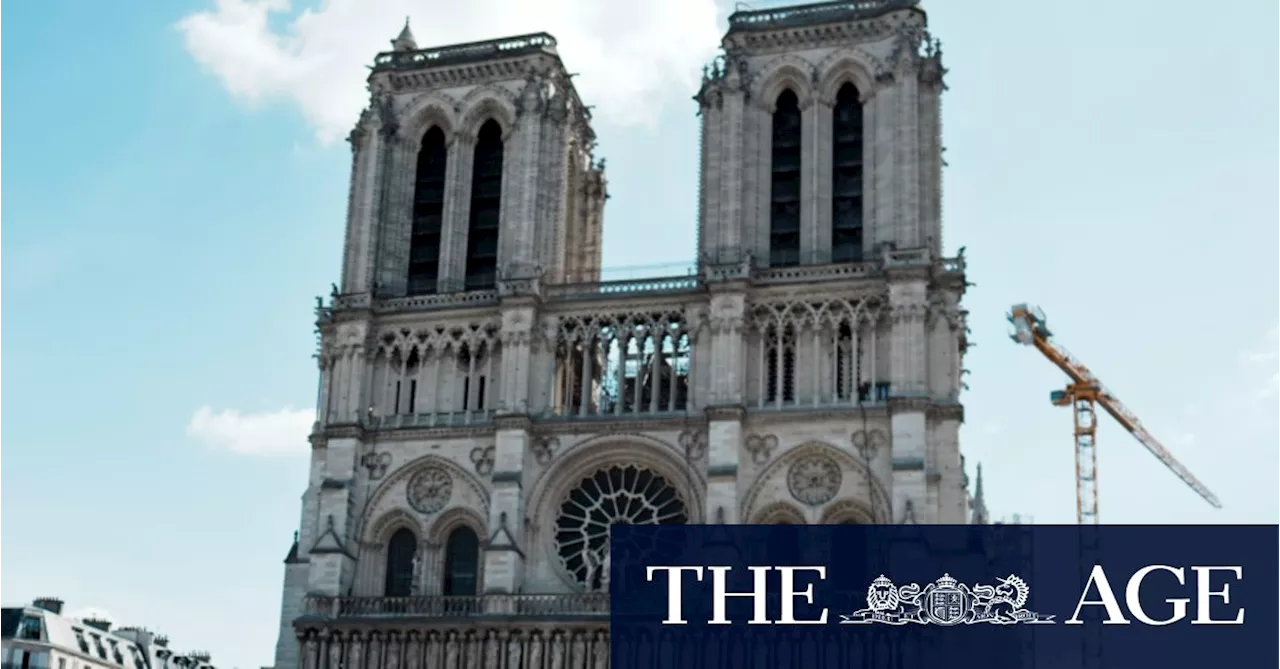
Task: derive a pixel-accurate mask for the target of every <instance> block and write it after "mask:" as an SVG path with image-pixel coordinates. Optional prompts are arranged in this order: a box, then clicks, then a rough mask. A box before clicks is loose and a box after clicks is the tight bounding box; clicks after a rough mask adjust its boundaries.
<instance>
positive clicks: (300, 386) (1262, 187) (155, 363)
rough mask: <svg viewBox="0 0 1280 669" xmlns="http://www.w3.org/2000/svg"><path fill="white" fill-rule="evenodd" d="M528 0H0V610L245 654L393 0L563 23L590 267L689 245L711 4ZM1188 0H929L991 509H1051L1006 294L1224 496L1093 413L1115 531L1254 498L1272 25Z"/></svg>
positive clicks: (951, 225)
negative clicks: (1, 167)
mask: <svg viewBox="0 0 1280 669" xmlns="http://www.w3.org/2000/svg"><path fill="white" fill-rule="evenodd" d="M527 4H528V5H534V6H532V7H529V6H525V5H524V4H522V3H518V2H514V0H483V1H482V2H476V3H451V4H450V5H442V6H439V7H437V6H434V5H433V4H432V3H427V2H410V1H408V0H387V1H384V2H368V3H362V4H361V7H362V8H363V9H361V10H359V11H357V10H355V9H353V3H352V2H351V1H350V0H331V1H330V2H327V3H325V4H324V6H323V7H321V6H320V5H318V4H316V5H307V4H305V3H304V4H303V5H295V6H294V7H293V8H292V9H288V8H287V5H281V3H279V2H275V3H269V4H267V5H263V4H258V3H256V2H252V1H250V2H244V1H243V0H223V1H222V2H220V3H217V4H214V3H212V2H207V1H203V0H202V1H200V2H165V3H155V2H141V1H138V0H131V1H127V2H119V3H84V2H72V1H70V0H47V1H45V2H39V3H19V4H16V5H12V4H11V6H10V11H9V27H10V30H9V32H8V34H9V41H8V42H6V43H4V45H3V56H4V61H3V62H4V69H3V75H4V76H5V77H7V78H8V79H9V92H10V96H9V100H10V104H9V123H7V124H5V127H7V128H8V130H7V131H5V133H4V135H3V140H7V143H8V145H9V160H8V161H7V163H8V165H9V167H10V169H9V170H8V171H7V174H8V181H7V182H6V183H5V186H4V192H3V194H4V195H5V196H7V197H5V198H4V208H3V217H4V218H5V219H6V220H8V221H9V224H10V225H9V234H8V235H7V237H8V240H9V245H8V246H7V247H4V251H3V260H4V264H3V279H4V290H3V317H4V318H5V319H6V320H7V321H8V323H9V337H8V338H7V339H5V340H3V351H2V352H3V353H7V354H9V356H8V357H9V377H8V378H9V381H10V383H9V384H8V385H9V389H10V394H9V423H8V425H9V427H8V429H7V431H5V432H4V435H3V436H4V446H5V447H6V448H5V449H4V453H5V458H4V463H3V464H4V467H3V473H2V476H0V490H2V493H0V495H2V500H0V501H2V503H3V507H2V508H3V509H4V513H3V519H2V526H3V531H2V537H0V539H2V541H0V543H2V544H3V546H4V548H5V550H4V551H3V557H2V565H0V591H2V592H3V598H4V600H5V602H19V601H23V600H28V599H30V598H32V597H34V596H40V595H57V596H61V597H63V598H64V599H66V600H68V602H69V606H70V608H71V609H72V610H76V609H82V608H85V607H93V608H98V609H104V610H106V611H107V612H109V613H110V615H111V616H112V617H113V618H114V619H115V620H116V622H117V624H143V625H149V626H152V627H159V628H160V629H161V630H163V631H165V632H167V633H168V634H169V635H170V636H171V637H172V638H173V639H174V643H175V644H177V645H180V646H182V647H185V648H207V649H209V650H210V651H211V652H212V653H213V658H214V661H215V663H217V664H218V665H219V666H228V667H232V666H240V667H254V666H259V665H264V664H269V663H270V661H271V658H272V652H273V648H274V643H275V636H276V630H277V624H278V615H279V595H280V584H281V578H282V565H281V560H282V559H283V558H284V555H285V552H286V550H287V548H288V546H289V542H290V537H291V534H292V532H293V530H294V529H295V527H296V525H297V521H298V514H299V495H300V494H301V492H302V489H303V486H304V485H305V478H306V467H305V461H306V457H307V453H308V450H307V446H306V443H305V433H306V429H307V427H308V426H309V422H310V415H311V411H312V405H313V403H314V398H315V384H316V373H315V367H314V363H313V362H312V360H311V358H310V355H311V353H312V350H313V347H314V336H313V334H312V325H311V321H312V314H311V309H312V306H313V296H314V295H317V294H322V293H326V292H327V290H328V286H329V284H330V282H331V281H334V280H336V279H337V277H338V272H339V264H338V263H339V256H340V253H341V240H342V227H343V225H344V220H343V217H344V214H345V211H346V207H345V198H346V192H347V178H348V169H349V165H350V151H349V149H348V147H347V146H346V144H345V143H344V142H341V141H334V140H336V139H338V138H340V137H341V136H342V135H343V134H345V129H346V128H349V126H350V125H351V123H352V122H353V121H354V118H355V115H356V113H357V112H358V108H359V105H360V102H361V100H362V96H363V84H362V73H363V66H364V65H365V64H367V63H368V62H370V61H371V59H372V57H373V54H374V53H375V52H377V51H379V50H381V49H383V48H385V46H386V45H387V42H386V40H389V39H390V38H391V37H393V36H394V35H395V33H396V32H398V30H399V28H400V25H401V22H402V21H403V17H404V16H405V15H412V16H414V17H415V32H416V33H417V36H418V38H419V42H420V43H423V44H432V43H447V42H454V41H464V40H469V39H480V38H485V37H493V36H499V35H503V34H512V33H517V32H531V31H535V30H544V29H545V30H548V31H550V32H552V33H553V34H555V35H556V36H557V37H558V38H559V40H560V43H561V52H562V54H563V55H564V56H565V59H566V61H567V62H568V65H569V68H570V69H571V70H574V71H580V72H582V76H581V77H580V78H579V79H578V84H579V86H580V89H581V90H582V92H583V95H584V97H586V98H587V101H588V103H589V104H595V105H597V108H596V118H597V124H596V127H597V130H598V132H599V134H600V145H601V155H603V156H605V157H606V158H607V159H608V164H609V173H608V175H609V179H610V190H611V195H612V198H611V199H610V200H609V204H608V208H607V210H606V219H605V221H606V222H605V225H606V228H605V229H606V232H605V262H606V265H609V266H630V265H652V264H665V263H681V262H686V261H688V260H690V259H691V258H692V257H693V251H692V248H693V237H694V222H695V211H696V208H695V206H694V198H695V196H696V192H697V191H696V188H697V184H696V178H697V141H696V139H697V125H696V124H697V121H696V118H695V116H694V103H692V102H691V101H690V100H689V96H690V95H691V94H692V93H693V90H694V88H695V87H696V76H697V72H698V70H699V65H700V64H701V62H703V60H704V59H705V58H706V57H707V56H709V55H710V54H711V53H712V50H713V49H714V47H715V45H716V42H717V39H718V36H719V34H720V33H721V32H722V30H723V23H722V20H723V16H724V15H725V9H726V7H725V6H714V5H712V4H710V0H664V1H663V2H655V3H652V6H651V7H650V8H649V9H648V10H646V11H645V12H640V11H639V10H637V9H635V7H636V6H635V5H634V4H626V5H623V4H618V5H605V4H595V3H590V2H586V1H585V0H579V1H570V0H565V1H564V2H559V3H556V4H555V5H554V7H552V8H550V9H547V8H544V7H541V6H538V5H539V3H527ZM769 4H777V3H758V4H757V6H758V7H763V6H768V5H769ZM454 5H456V6H454ZM281 7H283V8H284V10H283V11H279V12H267V11H266V9H268V8H281ZM615 7H616V8H618V9H619V10H622V11H614V8H615ZM1203 7H1204V6H1203V5H1200V4H1194V3H1190V2H1187V3H1180V2H1178V3H1172V2H1156V1H1154V0H1149V1H1146V2H1138V1H1134V2H1125V3H1113V2H1102V1H1101V0H1095V1H1093V2H1084V1H1080V2H1073V3H1025V2H1014V1H1013V0H1004V1H997V0H989V1H986V2H966V3H943V2H937V1H934V2H926V3H925V8H926V9H927V10H928V11H929V12H930V22H931V26H932V28H933V30H934V32H935V33H936V34H937V35H938V36H940V37H941V38H942V40H943V43H944V48H945V53H946V64H947V65H948V67H949V68H950V69H951V72H950V74H949V75H948V79H947V82H948V84H949V85H950V88H951V90H950V91H949V92H948V93H947V95H946V96H945V98H944V140H945V144H946V146H947V153H946V156H947V160H948V162H949V163H950V167H948V168H947V170H946V175H945V176H946V183H945V198H944V220H945V238H946V245H947V247H948V249H951V250H954V249H956V248H958V247H959V246H961V245H963V246H966V247H967V251H966V256H967V257H968V259H969V267H970V280H971V281H973V282H975V283H976V284H977V286H976V287H975V288H973V289H972V291H971V293H970V294H969V296H968V297H967V299H966V306H967V307H968V309H969V310H970V312H971V314H970V324H971V327H972V328H973V339H974V341H975V342H976V343H977V347H976V348H974V349H973V350H972V351H971V354H970V356H969V357H968V359H967V361H966V366H967V367H968V368H969V369H970V370H971V371H972V374H971V375H970V377H969V384H970V387H971V391H970V392H969V393H967V395H966V396H965V402H966V403H967V424H966V426H965V428H964V432H963V435H962V442H961V443H962V446H963V448H964V450H965V452H966V453H967V455H968V458H969V462H970V465H971V466H972V464H973V463H974V462H975V461H978V460H981V461H982V462H983V463H984V471H985V474H986V489H987V494H988V498H989V503H990V505H991V506H992V508H993V509H994V512H995V513H996V515H1010V514H1013V513H1015V512H1016V513H1022V514H1027V515H1030V516H1032V517H1034V519H1035V520H1036V521H1037V522H1073V521H1074V504H1075V498H1074V483H1073V467H1072V446H1071V436H1070V435H1071V431H1070V430H1071V417H1070V413H1069V412H1067V411H1066V410H1063V409H1058V408H1055V407H1052V406H1051V405H1049V403H1048V393H1049V391H1050V390H1054V389H1057V388H1059V387H1061V386H1062V384H1063V382H1064V379H1063V376H1062V375H1061V373H1059V372H1058V371H1057V370H1056V369H1054V368H1053V367H1052V366H1051V365H1050V364H1049V363H1048V362H1047V361H1045V360H1043V359H1041V358H1040V357H1039V356H1038V355H1037V354H1036V353H1035V352H1034V351H1032V350H1030V349H1026V348H1023V347H1019V346H1016V345H1015V344H1013V343H1012V342H1010V341H1009V340H1008V339H1006V338H1005V332H1006V324H1005V322H1004V313H1005V311H1006V310H1007V308H1008V307H1009V306H1010V305H1011V304H1012V303H1014V302H1020V301H1032V302H1036V303H1039V304H1040V305H1041V306H1043V308H1044V309H1045V311H1046V312H1047V314H1048V316H1049V322H1050V324H1051V326H1052V327H1053V329H1054V330H1055V332H1056V334H1057V335H1058V337H1059V339H1060V341H1061V343H1062V344H1064V345H1065V346H1066V347H1068V348H1069V349H1071V350H1072V352H1073V353H1075V354H1076V355H1077V356H1078V357H1080V358H1081V359H1083V360H1084V361H1085V362H1086V363H1087V364H1088V365H1090V367H1091V368H1092V369H1093V370H1094V371H1095V372H1096V373H1097V374H1098V375H1099V376H1100V377H1101V378H1102V379H1103V381H1104V382H1105V383H1106V384H1107V385H1108V386H1110V387H1111V389H1112V390H1113V391H1115V392H1116V393H1117V394H1118V395H1120V396H1121V397H1122V398H1123V399H1124V401H1125V402H1126V403H1127V404H1128V405H1129V407H1130V408H1131V409H1133V410H1134V411H1135V412H1136V413H1137V414H1138V415H1139V416H1140V417H1141V418H1142V419H1143V421H1144V422H1145V423H1146V424H1147V427H1148V428H1149V429H1150V430H1151V431H1152V432H1153V433H1154V434H1156V435H1157V436H1158V437H1159V438H1161V439H1162V440H1163V441H1164V442H1165V444H1166V446H1168V447H1169V448H1170V449H1171V450H1172V451H1174V453H1175V454H1177V455H1178V456H1179V457H1180V458H1181V459H1182V461H1183V462H1184V463H1186V464H1187V465H1188V466H1189V467H1190V468H1191V469H1192V470H1193V471H1195V472H1196V473H1197V474H1198V475H1199V476H1200V477H1201V478H1202V479H1203V480H1204V481H1205V482H1206V483H1207V484H1208V485H1209V486H1210V487H1211V488H1213V489H1214V490H1215V492H1217V493H1218V495H1219V496H1220V497H1221V498H1222V501H1223V503H1224V504H1225V506H1226V508H1225V509H1224V510H1222V511H1215V510H1213V509H1211V508H1209V507H1208V506H1207V505H1205V504H1204V503H1203V502H1202V501H1200V500H1199V499H1198V498H1197V497H1196V496H1195V495H1194V494H1193V493H1191V492H1190V491H1188V490H1187V489H1185V488H1184V487H1183V486H1182V484H1181V483H1180V482H1179V481H1178V480H1177V479H1176V478H1175V477H1174V476H1173V475H1172V474H1170V473H1169V472H1167V471H1166V470H1165V469H1164V468H1163V467H1162V466H1161V465H1160V464H1158V463H1157V462H1156V461H1155V460H1154V459H1153V458H1152V457H1151V456H1150V455H1149V454H1147V453H1146V452H1145V450H1143V449H1142V447H1141V446H1139V445H1138V444H1137V443H1136V442H1135V441H1134V440H1133V439H1132V438H1131V437H1129V436H1128V435H1127V434H1125V433H1124V432H1123V431H1122V430H1121V429H1120V428H1118V427H1117V426H1115V425H1114V424H1113V423H1111V422H1110V421H1109V419H1106V418H1104V419H1103V421H1102V427H1101V429H1100V434H1099V444H1100V447H1099V451H1100V456H1099V459H1100V464H1099V469H1100V480H1101V484H1102V488H1101V511H1102V518H1103V520H1104V521H1105V522H1113V523H1122V522H1128V523H1138V522H1153V523H1227V522H1232V523H1237V522H1238V523H1252V522H1261V523H1276V522H1277V521H1278V520H1280V509H1278V506H1280V505H1278V503H1277V494H1278V493H1277V491H1278V489H1280V482H1278V478H1280V476H1278V473H1277V471H1278V469H1280V463H1278V461H1277V450H1278V449H1277V443H1278V440H1280V435H1278V434H1277V423H1278V411H1277V402H1278V401H1280V398H1278V397H1277V390H1278V387H1277V368H1278V363H1277V334H1276V326H1277V318H1278V312H1280V309H1278V304H1280V290H1278V286H1280V281H1278V279H1277V277H1278V274H1280V271H1278V270H1280V268H1278V263H1277V258H1278V254H1277V248H1278V247H1280V239H1278V238H1277V218H1278V215H1280V212H1278V210H1277V186H1276V184H1277V181H1278V180H1280V168H1278V161H1277V147H1278V145H1280V141H1278V136H1277V119H1278V117H1280V115H1278V110H1277V97H1278V96H1277V92H1278V91H1277V81H1278V79H1280V77H1278V73H1277V37H1276V31H1275V26H1276V24H1277V19H1278V18H1280V17H1278V16H1277V11H1278V10H1277V6H1276V5H1275V3H1266V2H1237V3H1218V4H1217V5H1215V6H1214V7H1213V8H1203ZM495 17H497V18H496V19H495ZM495 20H496V21H498V23H494V22H493V21H495ZM14 356H17V357H14Z"/></svg>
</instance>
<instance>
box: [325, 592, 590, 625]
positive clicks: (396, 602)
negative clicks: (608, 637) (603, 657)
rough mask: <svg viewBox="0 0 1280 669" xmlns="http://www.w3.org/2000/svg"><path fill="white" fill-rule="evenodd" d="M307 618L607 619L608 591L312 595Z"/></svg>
mask: <svg viewBox="0 0 1280 669" xmlns="http://www.w3.org/2000/svg"><path fill="white" fill-rule="evenodd" d="M303 615H304V616H305V617H307V618H332V619H338V618H365V617H372V618H379V617H393V618H394V617H416V618H472V617H486V616H499V617H500V616H519V617H522V618H546V617H573V618H576V617H585V618H596V617H601V618H607V617H608V615H609V594H608V593H604V592H587V593H567V594H515V595H505V594H490V595H476V596H469V597H457V596H454V597H450V596H443V595H430V596H418V597H327V596H320V595H312V596H310V597H307V598H306V600H305V602H304V603H303Z"/></svg>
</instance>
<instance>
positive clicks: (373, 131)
mask: <svg viewBox="0 0 1280 669" xmlns="http://www.w3.org/2000/svg"><path fill="white" fill-rule="evenodd" d="M348 141H350V142H351V151H352V158H351V187H350V190H349V191H348V202H347V242H346V249H345V251H344V256H345V258H344V261H343V265H342V292H343V293H365V292H368V291H369V290H370V288H371V285H372V280H373V253H374V247H375V246H376V244H375V234H376V233H377V220H378V210H379V205H380V203H381V195H380V184H381V179H382V173H383V170H382V152H383V133H382V130H381V123H380V121H379V119H378V117H377V114H375V113H374V112H372V111H365V113H364V114H362V115H361V117H360V122H359V123H357V124H356V127H355V129H354V130H352V132H351V135H350V136H349V137H348Z"/></svg>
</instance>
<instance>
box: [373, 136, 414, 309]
mask: <svg viewBox="0 0 1280 669" xmlns="http://www.w3.org/2000/svg"><path fill="white" fill-rule="evenodd" d="M420 142H421V138H420V137H419V138H409V137H405V136H403V135H401V134H399V133H398V132H397V133H396V134H390V133H388V134H386V135H385V136H384V138H383V165H384V171H383V177H382V184H381V185H382V205H381V216H380V218H379V222H380V225H379V226H378V253H377V271H376V272H375V274H374V275H375V276H376V277H377V293H378V294H379V295H385V296H401V295H404V294H405V293H406V292H407V290H408V285H409V247H410V244H411V238H412V234H413V233H412V227H413V191H414V182H415V181H416V179H417V163H418V150H419V148H420V146H421V144H420Z"/></svg>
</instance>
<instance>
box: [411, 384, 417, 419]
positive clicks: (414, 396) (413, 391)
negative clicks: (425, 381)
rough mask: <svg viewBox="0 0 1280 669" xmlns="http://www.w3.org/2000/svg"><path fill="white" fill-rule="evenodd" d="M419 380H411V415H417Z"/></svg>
mask: <svg viewBox="0 0 1280 669" xmlns="http://www.w3.org/2000/svg"><path fill="white" fill-rule="evenodd" d="M417 400H418V380H417V379H410V380H409V413H417V412H416V409H417Z"/></svg>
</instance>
